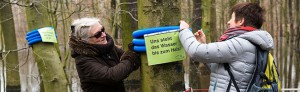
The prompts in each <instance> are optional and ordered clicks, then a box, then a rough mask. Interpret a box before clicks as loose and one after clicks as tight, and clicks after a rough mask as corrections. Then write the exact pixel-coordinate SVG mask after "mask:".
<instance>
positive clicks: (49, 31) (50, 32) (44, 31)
mask: <svg viewBox="0 0 300 92" xmlns="http://www.w3.org/2000/svg"><path fill="white" fill-rule="evenodd" d="M38 32H39V33H40V35H41V38H42V42H53V43H57V39H56V36H55V32H54V28H53V27H44V28H40V29H38Z"/></svg>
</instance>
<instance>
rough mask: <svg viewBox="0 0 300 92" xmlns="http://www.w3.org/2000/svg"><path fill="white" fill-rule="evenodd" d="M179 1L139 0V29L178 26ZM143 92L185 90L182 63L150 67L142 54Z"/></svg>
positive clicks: (176, 91) (175, 91)
mask: <svg viewBox="0 0 300 92" xmlns="http://www.w3.org/2000/svg"><path fill="white" fill-rule="evenodd" d="M179 6H180V2H179V1H178V0H138V15H139V16H138V19H139V22H138V28H139V29H143V28H149V27H157V26H166V25H178V23H179V20H180V7H179ZM141 59H142V65H141V69H142V72H141V76H142V92H178V91H183V90H184V86H183V84H184V81H183V70H182V69H183V68H182V62H173V63H167V64H161V65H153V66H148V63H147V62H148V61H147V57H146V54H144V53H143V54H142V56H141Z"/></svg>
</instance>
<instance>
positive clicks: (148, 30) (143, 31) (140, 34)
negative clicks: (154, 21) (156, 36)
mask: <svg viewBox="0 0 300 92" xmlns="http://www.w3.org/2000/svg"><path fill="white" fill-rule="evenodd" d="M176 29H179V26H165V27H153V28H145V29H141V30H137V31H134V32H133V33H132V36H133V37H134V38H141V37H143V36H144V35H145V34H150V33H156V32H161V31H167V30H176Z"/></svg>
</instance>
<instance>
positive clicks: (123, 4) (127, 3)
mask: <svg viewBox="0 0 300 92" xmlns="http://www.w3.org/2000/svg"><path fill="white" fill-rule="evenodd" d="M125 4H137V2H125V3H120V4H119V5H125Z"/></svg>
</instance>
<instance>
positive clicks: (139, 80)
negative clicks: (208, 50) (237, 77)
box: [0, 0, 300, 92]
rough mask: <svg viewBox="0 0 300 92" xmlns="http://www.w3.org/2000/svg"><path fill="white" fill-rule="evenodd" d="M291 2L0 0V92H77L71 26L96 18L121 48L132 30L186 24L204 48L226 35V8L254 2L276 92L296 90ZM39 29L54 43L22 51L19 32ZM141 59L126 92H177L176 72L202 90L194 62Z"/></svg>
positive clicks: (295, 19)
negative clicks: (278, 84) (49, 31)
mask: <svg viewBox="0 0 300 92" xmlns="http://www.w3.org/2000/svg"><path fill="white" fill-rule="evenodd" d="M299 1H300V0H10V1H9V0H0V51H1V55H0V60H1V62H0V70H1V72H0V88H1V92H14V91H16V92H19V91H22V92H82V90H81V88H80V82H79V78H78V75H77V72H76V68H75V62H74V59H72V58H71V56H70V48H69V46H68V39H69V35H70V24H71V22H72V21H73V20H74V19H78V18H82V17H97V18H100V19H101V22H102V24H103V25H104V26H105V29H106V32H108V33H109V34H111V35H112V37H113V38H114V40H115V43H116V44H117V45H118V46H120V47H121V48H124V49H127V44H128V43H130V42H131V40H132V36H131V34H132V32H133V31H135V30H137V29H142V28H147V27H156V26H165V25H178V24H179V23H178V22H179V20H186V21H187V22H188V23H189V24H190V25H191V27H192V29H193V31H194V32H195V31H197V30H199V29H201V28H202V29H204V32H205V33H206V37H207V38H208V39H207V41H208V42H215V41H217V39H218V37H219V36H220V35H221V34H222V33H223V32H224V31H225V30H226V28H227V24H226V23H227V21H228V20H229V19H230V16H231V14H229V10H230V7H232V6H233V5H234V4H236V3H239V2H256V3H259V4H260V5H261V6H263V7H264V8H265V10H266V16H265V23H264V25H263V28H262V29H264V30H267V31H268V32H270V33H271V35H272V36H273V38H274V42H275V49H274V50H272V54H273V55H274V57H275V60H276V61H277V65H278V70H279V72H280V75H281V81H282V88H283V89H282V91H289V90H293V89H295V90H298V91H299V90H300V86H299V83H300V76H299V75H300V74H299V73H300V72H299V71H300V66H299V65H300V63H299V61H300V60H299V59H300V46H299V45H300V43H299V41H300V27H299V23H300V12H299V10H300V8H299V6H300V2H299ZM46 26H53V27H54V28H55V30H56V33H57V35H58V43H57V44H51V43H38V44H35V45H33V46H28V44H27V41H26V39H25V37H26V33H27V32H29V31H31V30H33V29H37V28H41V27H46ZM141 58H142V67H141V68H140V69H139V70H138V71H136V72H134V73H132V74H131V75H130V76H129V77H128V78H127V79H126V80H125V81H124V82H125V84H126V90H127V91H129V92H140V91H143V92H149V91H151V92H174V91H183V90H184V83H186V82H184V80H183V79H184V78H183V75H184V73H185V74H189V83H190V86H191V87H192V88H193V89H194V91H199V92H200V91H206V90H207V89H208V85H209V71H208V70H207V69H205V67H204V66H203V64H201V63H197V62H194V61H190V60H189V59H188V58H187V59H186V60H183V61H182V62H176V63H170V64H162V65H157V66H147V64H146V63H147V60H146V55H145V54H144V53H142V57H141ZM178 67H179V68H180V69H178ZM178 70H180V71H178ZM5 76H6V77H5ZM5 85H6V86H5Z"/></svg>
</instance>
